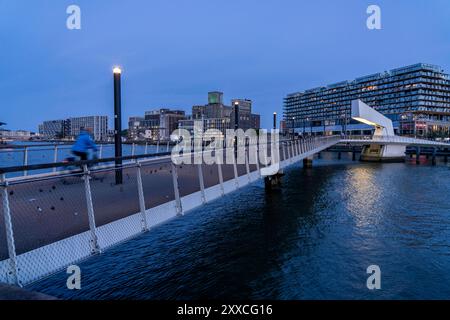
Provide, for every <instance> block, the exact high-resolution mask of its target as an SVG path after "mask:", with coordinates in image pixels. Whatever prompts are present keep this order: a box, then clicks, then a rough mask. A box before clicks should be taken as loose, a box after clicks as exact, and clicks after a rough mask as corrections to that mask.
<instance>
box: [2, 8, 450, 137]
mask: <svg viewBox="0 0 450 320" xmlns="http://www.w3.org/2000/svg"><path fill="white" fill-rule="evenodd" d="M70 4H71V3H69V2H68V1H62V2H61V4H60V5H58V6H54V5H52V4H51V2H50V1H38V2H36V3H33V4H30V3H29V2H20V1H19V2H10V3H5V2H3V3H2V4H1V6H2V11H3V12H4V19H2V21H1V22H0V30H2V31H0V33H1V34H2V35H6V33H8V32H14V33H15V34H16V36H15V37H6V36H5V37H2V38H5V40H4V46H5V48H9V50H6V51H4V52H2V56H3V57H2V60H1V61H2V63H1V64H2V70H3V72H2V74H1V75H0V89H1V90H2V92H3V95H4V97H3V101H2V105H3V106H7V107H6V108H3V110H2V115H1V119H0V121H2V122H6V123H7V125H6V126H4V128H6V129H12V130H14V129H16V130H17V129H23V130H32V131H36V130H37V124H38V123H40V122H42V121H44V120H46V119H58V118H67V117H77V116H82V115H85V114H104V115H108V116H109V117H110V118H112V113H113V97H112V67H113V66H114V65H120V66H121V67H122V68H123V113H124V114H123V119H124V122H123V125H125V124H126V119H128V117H130V116H132V115H135V114H140V113H141V112H142V111H144V110H145V109H148V108H149V107H147V106H149V105H151V106H177V107H179V108H180V109H182V110H184V111H186V112H189V110H190V108H191V107H192V106H193V105H195V104H196V103H198V101H203V99H204V94H205V92H207V91H212V90H219V91H223V92H226V93H227V96H228V97H248V98H250V99H252V101H253V103H254V106H255V109H256V111H257V112H258V113H260V114H261V126H262V127H266V128H270V127H271V122H272V119H271V117H272V113H273V112H274V111H275V112H277V113H278V114H282V109H283V97H285V96H286V95H287V94H289V93H291V92H296V91H299V90H303V89H308V88H313V87H317V86H321V85H326V84H328V83H334V82H337V81H340V80H342V79H353V78H356V77H358V76H361V75H366V74H371V73H375V72H380V71H381V70H389V69H393V68H396V67H399V66H404V65H410V64H414V63H418V62H424V63H430V64H437V65H440V66H442V67H443V69H444V70H445V71H446V72H448V71H449V70H450V66H449V62H448V61H447V57H448V56H449V53H450V48H449V46H448V44H447V43H448V41H447V40H448V38H449V36H450V31H449V30H450V28H449V22H448V19H447V17H448V14H449V13H450V9H449V7H448V6H446V5H445V1H433V2H432V3H423V4H417V5H415V6H414V7H412V6H410V3H409V2H408V1H396V3H390V2H388V1H377V5H379V6H380V8H381V12H382V29H381V30H369V29H367V27H366V19H367V17H368V15H367V13H366V9H367V6H368V5H369V4H372V3H371V2H369V1H356V0H355V1H350V2H347V3H346V6H345V7H344V6H341V5H339V4H337V3H334V2H331V1H318V2H314V3H298V2H294V1H287V2H286V3H285V4H284V6H276V4H275V2H269V3H264V4H261V3H257V2H255V1H248V2H246V3H238V2H235V1H231V2H226V3H225V2H224V3H215V4H214V5H213V4H210V3H208V2H207V1H198V3H196V6H192V7H191V6H190V5H189V4H185V3H182V2H177V1H172V2H171V3H165V2H162V1H155V2H152V3H151V4H150V3H146V2H144V1H136V5H134V6H130V7H127V6H125V5H123V4H121V3H120V2H118V1H110V2H108V5H107V6H106V5H104V4H100V3H90V2H88V1H83V0H81V1H78V2H77V5H79V6H80V8H81V12H82V28H81V30H68V29H67V28H66V27H65V22H66V18H67V14H66V12H65V10H66V8H67V6H68V5H70ZM213 9H214V10H213ZM211 12H214V14H211ZM168 14H170V15H169V17H170V19H168V18H167V17H168ZM117 15H120V17H121V19H120V21H116V20H115V19H113V17H115V16H117ZM17 16H21V17H22V19H12V17H17ZM43 16H45V17H46V19H44V20H43V19H42V17H43ZM318 16H320V17H321V18H320V19H317V17H318ZM111 21H115V22H114V23H112V22H111ZM268 21H270V22H268ZM205 25H208V28H205ZM313 33H314V36H312V34H313ZM105 34H106V35H105ZM99 35H102V36H101V37H100V36H99ZM193 48H195V50H194V49H193ZM237 48H238V49H237ZM356 51H359V52H360V53H364V54H358V55H357V56H355V55H354V54H352V53H355V52H356ZM30 52H33V54H30ZM6 61H8V63H6ZM25 93H26V94H25ZM93 110H95V112H93ZM23 114H27V117H23Z"/></svg>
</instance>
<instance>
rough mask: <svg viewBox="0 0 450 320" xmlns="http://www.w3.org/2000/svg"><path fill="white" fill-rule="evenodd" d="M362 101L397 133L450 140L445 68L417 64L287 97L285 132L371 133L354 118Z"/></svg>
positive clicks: (449, 84)
mask: <svg viewBox="0 0 450 320" xmlns="http://www.w3.org/2000/svg"><path fill="white" fill-rule="evenodd" d="M354 99H361V100H362V101H363V102H365V103H367V104H368V105H369V106H371V107H373V108H375V109H376V110H377V111H379V112H381V113H383V114H384V115H385V116H387V117H388V118H390V119H391V120H392V121H393V123H394V129H395V133H396V134H400V135H408V136H426V137H438V136H442V137H444V136H449V128H450V81H449V78H448V75H447V74H446V73H444V71H443V70H442V68H441V67H439V66H435V65H430V64H424V63H418V64H415V65H411V66H406V67H402V68H398V69H393V70H390V71H385V72H382V73H376V74H372V75H369V76H364V77H360V78H357V79H355V80H353V81H342V82H338V83H335V84H331V85H328V86H324V87H318V88H314V89H309V90H305V91H301V92H296V93H292V94H289V95H287V97H286V98H285V99H284V121H285V122H286V130H287V131H291V132H292V130H295V132H298V133H303V132H305V133H308V134H309V133H312V134H319V135H322V134H336V133H341V132H347V133H348V134H352V135H360V134H371V133H372V128H371V127H370V126H368V125H364V124H360V123H358V122H357V121H354V120H352V119H351V101H352V100H354Z"/></svg>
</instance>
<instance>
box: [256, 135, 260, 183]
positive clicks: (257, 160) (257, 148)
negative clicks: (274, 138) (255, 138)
mask: <svg viewBox="0 0 450 320" xmlns="http://www.w3.org/2000/svg"><path fill="white" fill-rule="evenodd" d="M255 153H256V154H255V159H256V170H257V171H258V176H260V177H261V170H259V143H256V148H255Z"/></svg>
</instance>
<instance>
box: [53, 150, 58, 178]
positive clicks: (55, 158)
mask: <svg viewBox="0 0 450 320" xmlns="http://www.w3.org/2000/svg"><path fill="white" fill-rule="evenodd" d="M57 162H58V145H55V150H54V153H53V163H57ZM53 172H56V167H54V168H53Z"/></svg>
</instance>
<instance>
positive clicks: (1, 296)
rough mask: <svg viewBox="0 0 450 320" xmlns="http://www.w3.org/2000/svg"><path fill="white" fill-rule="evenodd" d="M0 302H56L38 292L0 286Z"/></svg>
mask: <svg viewBox="0 0 450 320" xmlns="http://www.w3.org/2000/svg"><path fill="white" fill-rule="evenodd" d="M0 300H57V299H56V298H55V297H52V296H48V295H46V294H43V293H39V292H32V291H28V290H25V289H22V288H19V287H16V286H10V285H6V284H0Z"/></svg>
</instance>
